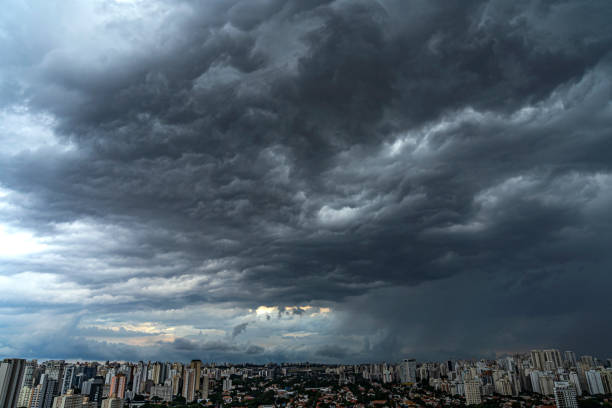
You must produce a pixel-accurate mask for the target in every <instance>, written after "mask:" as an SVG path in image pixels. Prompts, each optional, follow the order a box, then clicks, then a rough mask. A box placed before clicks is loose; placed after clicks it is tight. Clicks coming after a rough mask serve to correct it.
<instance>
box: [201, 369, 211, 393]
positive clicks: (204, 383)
mask: <svg viewBox="0 0 612 408" xmlns="http://www.w3.org/2000/svg"><path fill="white" fill-rule="evenodd" d="M209 383H210V379H209V377H208V374H204V376H203V377H202V388H201V392H200V394H201V396H202V398H203V399H208V387H209Z"/></svg>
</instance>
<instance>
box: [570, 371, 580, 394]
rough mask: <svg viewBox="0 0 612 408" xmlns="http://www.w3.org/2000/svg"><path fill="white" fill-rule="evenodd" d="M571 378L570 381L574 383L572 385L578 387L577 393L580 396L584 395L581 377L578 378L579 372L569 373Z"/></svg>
mask: <svg viewBox="0 0 612 408" xmlns="http://www.w3.org/2000/svg"><path fill="white" fill-rule="evenodd" d="M569 380H570V383H572V385H573V386H574V388H575V389H576V395H577V396H579V397H580V396H582V387H581V386H580V378H578V374H576V372H575V371H572V372H571V373H569Z"/></svg>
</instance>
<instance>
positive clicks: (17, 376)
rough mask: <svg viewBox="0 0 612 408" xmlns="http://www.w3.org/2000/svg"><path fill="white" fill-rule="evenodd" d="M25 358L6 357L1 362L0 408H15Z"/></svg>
mask: <svg viewBox="0 0 612 408" xmlns="http://www.w3.org/2000/svg"><path fill="white" fill-rule="evenodd" d="M24 366H25V360H20V359H5V360H4V361H3V362H2V363H0V408H15V407H16V406H17V399H18V398H19V388H20V386H21V378H22V376H23V370H24Z"/></svg>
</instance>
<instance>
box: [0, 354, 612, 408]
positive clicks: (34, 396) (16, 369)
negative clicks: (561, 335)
mask: <svg viewBox="0 0 612 408" xmlns="http://www.w3.org/2000/svg"><path fill="white" fill-rule="evenodd" d="M611 394H612V360H610V359H608V360H606V361H605V362H604V361H600V360H598V359H597V358H594V357H592V356H582V357H580V358H579V359H578V358H577V357H576V355H575V354H574V353H573V352H571V351H566V352H564V353H561V352H560V351H559V350H555V349H550V350H532V351H531V352H530V353H524V354H516V355H513V356H508V357H504V358H500V359H497V360H478V361H474V360H457V361H450V360H449V361H444V362H417V360H416V359H404V360H402V361H400V362H399V363H393V364H390V363H377V364H359V365H324V364H308V363H300V364H287V363H283V364H266V365H252V364H242V365H230V364H222V365H218V364H214V363H210V364H203V363H202V361H200V360H192V361H191V362H190V363H189V364H183V363H180V362H142V361H140V362H137V363H133V362H106V363H99V362H76V363H70V362H66V361H63V360H51V361H45V362H42V363H40V364H39V363H38V362H37V361H36V360H32V361H26V360H23V359H5V360H3V361H2V363H0V408H123V407H124V405H128V406H129V407H139V406H142V405H143V404H149V403H154V404H162V403H168V402H171V401H181V402H184V403H185V404H189V403H196V402H197V403H200V404H204V405H214V406H217V407H219V406H252V405H253V403H256V402H262V404H260V405H258V406H265V407H267V406H269V405H275V406H283V407H286V408H293V407H310V406H313V404H316V406H317V407H318V406H321V404H323V405H322V406H332V405H333V406H334V407H337V408H339V407H342V406H357V407H359V406H363V407H365V406H372V407H374V406H380V407H383V406H420V405H421V403H422V404H425V405H430V406H454V405H478V404H482V403H484V402H485V401H490V400H491V399H493V400H495V401H497V402H500V404H501V403H507V404H510V405H508V406H516V405H513V404H515V403H518V404H519V406H538V405H536V404H535V402H536V401H540V400H543V401H547V400H548V401H550V402H551V403H552V402H553V401H554V404H555V405H556V406H557V407H559V408H561V407H578V400H579V399H580V398H582V397H585V398H593V397H597V396H602V397H604V396H607V395H611ZM264 397H265V398H264ZM266 398H267V399H270V401H268V402H267V403H265V402H266V401H267V400H266ZM312 399H316V401H312ZM279 401H280V402H279ZM541 406H544V405H541Z"/></svg>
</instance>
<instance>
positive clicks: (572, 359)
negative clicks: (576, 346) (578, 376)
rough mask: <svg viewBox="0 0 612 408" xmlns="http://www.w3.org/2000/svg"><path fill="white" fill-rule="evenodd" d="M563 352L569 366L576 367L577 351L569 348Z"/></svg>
mask: <svg viewBox="0 0 612 408" xmlns="http://www.w3.org/2000/svg"><path fill="white" fill-rule="evenodd" d="M563 354H564V356H565V362H566V363H567V366H568V367H576V353H574V352H573V351H569V350H568V351H566V352H565V353H563Z"/></svg>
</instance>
